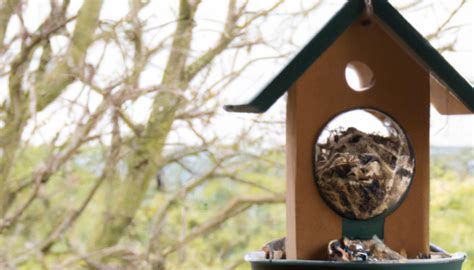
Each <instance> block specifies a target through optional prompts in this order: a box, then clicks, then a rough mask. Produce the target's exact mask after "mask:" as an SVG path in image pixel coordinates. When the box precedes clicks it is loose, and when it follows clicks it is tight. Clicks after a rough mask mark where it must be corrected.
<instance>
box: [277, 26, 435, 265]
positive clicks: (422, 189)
mask: <svg viewBox="0 0 474 270" xmlns="http://www.w3.org/2000/svg"><path fill="white" fill-rule="evenodd" d="M362 20H363V18H361V19H359V20H357V21H356V22H355V23H354V24H353V25H352V26H350V27H349V29H347V30H346V31H345V32H344V34H342V35H341V36H340V37H339V38H338V39H337V40H336V42H335V43H334V44H333V45H332V46H331V47H330V48H329V49H328V50H327V51H326V52H325V53H324V54H323V55H322V56H321V57H320V58H319V59H318V60H317V61H316V62H315V63H313V64H312V65H311V67H310V68H309V69H307V70H306V71H305V73H304V74H303V75H302V76H301V77H300V78H299V79H298V80H297V81H296V83H295V84H294V85H293V87H292V89H291V90H290V91H289V94H288V110H287V116H288V118H287V178H288V179H287V180H288V181H287V182H288V188H287V198H286V201H287V217H288V222H287V257H288V259H326V247H327V244H328V242H329V241H330V240H333V239H336V238H339V237H341V234H342V232H341V227H342V225H341V218H340V217H339V216H338V215H336V214H335V213H334V212H332V211H331V210H330V209H329V207H328V206H326V204H325V203H324V202H323V201H322V199H321V197H320V196H319V193H318V191H317V188H316V185H315V183H314V179H313V149H314V144H315V142H316V137H317V135H318V134H319V132H320V130H321V129H322V128H323V127H324V126H325V125H326V123H327V122H328V121H329V120H330V119H331V118H332V117H334V116H336V115H337V114H339V113H340V112H343V111H347V110H350V109H355V108H361V107H367V108H374V109H378V110H381V111H383V112H385V113H387V114H388V115H390V116H391V117H393V118H394V119H395V120H396V121H397V122H398V123H399V124H400V125H401V127H402V128H403V129H404V130H405V131H406V133H407V136H408V138H409V139H410V141H411V142H412V145H413V148H414V149H413V150H414V153H415V157H416V168H415V176H414V180H413V184H412V187H411V189H410V191H409V193H408V196H407V198H406V200H405V201H404V203H403V204H402V205H401V206H400V208H399V209H397V210H396V211H395V212H394V213H392V214H391V215H390V216H389V217H387V219H386V221H385V242H386V243H387V244H388V246H389V247H391V248H392V249H394V250H397V251H399V250H400V249H402V248H404V249H405V250H406V251H407V253H408V255H409V257H414V256H416V255H417V254H418V253H419V252H424V253H426V252H428V246H429V240H428V238H429V235H428V221H429V220H428V217H429V212H428V211H429V109H430V77H429V73H428V72H426V71H425V70H424V69H423V68H422V67H421V66H420V65H418V64H417V63H416V62H415V60H413V58H411V57H410V56H409V55H408V54H407V53H406V52H405V51H404V50H403V49H402V48H401V47H400V45H399V44H398V43H397V42H396V41H395V40H393V39H392V38H391V37H390V36H389V35H388V34H387V33H386V32H384V30H382V28H381V27H380V26H379V25H378V24H377V23H375V22H373V23H371V24H369V25H365V26H364V25H363V24H362ZM353 60H357V61H361V62H364V63H365V64H367V65H368V66H369V67H371V68H372V70H373V72H374V76H375V80H376V82H375V85H374V86H373V88H371V89H369V90H368V91H364V92H355V91H353V90H351V89H350V88H349V87H348V85H347V83H346V80H345V77H344V69H345V67H346V65H347V63H349V62H350V61H353Z"/></svg>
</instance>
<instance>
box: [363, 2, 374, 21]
mask: <svg viewBox="0 0 474 270" xmlns="http://www.w3.org/2000/svg"><path fill="white" fill-rule="evenodd" d="M365 8H366V11H367V16H369V17H372V15H374V8H373V6H372V0H365Z"/></svg>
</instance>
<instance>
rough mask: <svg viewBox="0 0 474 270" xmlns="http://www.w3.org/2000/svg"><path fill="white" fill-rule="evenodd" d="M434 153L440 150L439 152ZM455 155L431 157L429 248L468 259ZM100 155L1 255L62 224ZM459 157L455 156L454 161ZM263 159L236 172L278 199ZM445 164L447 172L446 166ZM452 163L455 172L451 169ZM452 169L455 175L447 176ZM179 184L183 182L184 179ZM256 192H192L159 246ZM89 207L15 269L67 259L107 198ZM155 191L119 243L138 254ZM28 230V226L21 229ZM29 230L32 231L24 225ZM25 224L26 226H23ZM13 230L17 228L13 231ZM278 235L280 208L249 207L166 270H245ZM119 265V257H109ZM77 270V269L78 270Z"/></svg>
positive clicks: (278, 177)
mask: <svg viewBox="0 0 474 270" xmlns="http://www.w3.org/2000/svg"><path fill="white" fill-rule="evenodd" d="M438 150H439V149H438ZM459 151H460V152H458V151H455V152H454V153H450V151H447V152H446V153H441V154H439V153H438V154H436V155H433V156H432V163H431V174H432V176H433V178H432V181H431V223H430V232H431V241H432V242H433V243H435V244H437V245H439V246H441V247H442V248H444V249H446V250H448V251H449V252H456V251H462V252H466V253H467V254H468V257H469V258H474V244H473V243H474V226H473V223H474V207H473V205H474V175H471V174H470V172H469V168H468V167H467V164H468V161H469V160H473V159H474V153H473V152H472V151H470V149H467V150H466V149H460V150H459ZM45 152H47V149H46V148H44V147H34V148H29V149H28V151H25V152H23V153H22V154H21V161H22V162H17V163H16V167H15V169H14V172H15V173H14V175H15V177H18V178H21V176H22V175H24V173H25V172H28V171H29V170H31V168H32V167H34V165H35V164H36V163H38V162H39V161H40V160H41V158H42V156H44V155H45ZM100 153H101V151H100V149H97V148H87V149H84V151H82V152H81V153H80V154H79V155H78V156H77V157H76V159H75V162H72V163H70V164H69V165H68V166H66V167H65V168H64V169H63V170H62V171H61V173H59V174H58V175H57V176H55V177H54V179H53V180H52V182H51V184H50V185H49V186H48V187H47V189H45V190H44V191H43V193H42V196H41V198H43V199H41V200H38V201H36V202H35V205H34V206H33V207H32V209H31V210H30V211H29V212H28V215H25V218H23V219H21V221H20V228H21V227H22V226H23V227H27V228H28V229H27V230H25V229H22V230H21V234H17V233H15V232H14V231H9V232H7V234H6V236H3V237H2V238H0V249H3V250H4V249H6V248H8V249H9V250H10V251H14V252H19V251H21V250H23V249H24V248H25V247H27V246H28V245H30V244H31V243H33V242H35V241H37V240H40V238H41V237H43V236H44V235H45V234H46V233H47V232H48V231H49V230H51V228H52V227H53V226H54V225H55V224H57V223H58V222H60V221H61V219H62V218H63V216H64V215H65V213H67V212H68V211H71V210H72V206H74V205H76V204H77V201H80V200H81V198H82V197H83V196H85V194H86V193H87V191H88V190H89V188H90V185H88V184H87V183H88V182H87V181H81V182H79V181H75V180H74V179H76V178H79V177H80V178H81V179H90V181H89V182H90V183H92V179H94V177H96V175H95V171H99V168H100V167H101V166H102V165H103V164H102V162H103V161H101V160H102V157H100ZM460 153H461V154H460ZM262 159H272V160H279V161H280V162H279V163H277V164H279V166H273V167H270V166H268V164H267V163H255V164H251V166H249V167H248V168H246V169H245V170H244V171H243V172H242V173H243V175H244V176H245V179H247V180H250V181H253V182H256V183H259V184H261V185H264V186H268V187H272V189H273V190H275V191H277V192H281V191H283V190H284V188H285V182H284V175H285V173H284V167H283V163H282V162H283V160H284V155H283V154H282V153H275V152H273V153H272V152H269V153H266V155H265V156H262ZM192 162H193V163H194V164H195V165H194V166H195V167H200V166H201V167H206V161H205V158H204V157H200V158H197V159H195V160H193V161H192ZM450 164H451V165H450ZM453 164H454V165H453ZM453 168H456V169H453ZM185 173H186V172H185V171H182V170H180V169H179V168H178V167H176V166H174V165H170V166H168V167H167V168H165V169H164V181H165V185H166V186H167V187H168V188H172V187H173V185H177V186H179V185H181V184H183V183H184V182H183V181H176V180H175V179H177V178H180V177H183V176H182V175H183V174H185ZM183 179H185V177H183ZM258 192H259V189H258V188H254V187H249V186H245V185H239V184H237V183H235V182H233V181H230V180H229V179H226V178H222V179H215V180H213V181H211V182H209V183H208V184H207V185H205V186H203V187H202V188H199V189H196V190H195V191H194V192H192V193H191V194H189V195H188V196H187V197H185V198H183V199H181V200H179V202H178V203H177V205H175V207H174V208H173V209H172V210H171V212H170V214H169V216H168V219H167V220H166V222H167V224H166V226H165V227H164V228H163V230H164V233H162V236H161V238H160V243H161V244H162V245H164V246H167V245H171V244H172V243H173V242H175V241H176V240H177V239H179V238H180V237H182V236H183V234H186V233H187V232H189V231H190V230H192V229H193V228H194V227H195V226H196V225H198V224H201V223H202V222H205V221H206V219H208V218H209V217H210V216H212V215H213V214H214V213H215V212H217V211H218V210H219V209H220V208H221V207H222V205H223V204H224V203H225V202H227V201H228V200H229V199H230V198H231V197H232V196H234V195H235V194H257V193H258ZM99 195H100V196H97V198H95V199H94V201H93V202H92V203H91V204H90V205H89V207H88V209H87V211H86V212H85V213H84V214H83V216H82V217H81V218H80V219H79V221H78V222H77V223H76V224H75V226H74V228H73V231H72V232H71V233H70V234H68V237H67V238H63V239H62V240H61V241H59V242H57V244H55V245H54V246H53V247H52V249H51V251H50V252H49V255H48V257H47V258H46V260H43V258H38V257H34V256H32V257H30V258H29V260H28V261H26V262H24V263H23V264H21V267H20V268H19V269H25V270H26V269H46V268H42V266H41V265H42V264H44V261H47V262H48V263H52V264H53V265H54V262H63V261H67V259H68V258H69V259H70V258H72V256H71V254H69V253H68V250H70V248H71V246H73V247H76V248H81V247H84V246H85V245H86V243H87V241H88V239H89V236H90V234H91V231H93V230H95V226H96V223H95V220H96V218H95V217H96V215H98V214H99V213H101V211H100V208H101V207H103V203H104V202H106V201H107V194H105V193H104V192H102V193H101V194H99ZM162 195H163V194H162V192H161V191H157V190H156V189H155V187H151V188H150V189H149V190H148V192H147V195H146V198H145V199H144V202H143V205H142V207H141V208H140V210H139V212H138V213H137V216H136V217H135V219H134V221H133V224H132V226H131V228H130V229H129V231H128V233H127V235H126V236H125V237H124V238H123V239H122V240H121V241H122V242H121V243H122V244H126V245H127V246H129V247H131V248H132V249H134V250H136V251H137V252H138V253H140V252H143V250H142V247H143V246H144V243H147V241H149V225H150V220H151V219H152V217H153V214H154V213H155V211H156V210H157V207H158V206H159V205H161V204H162V203H163V200H164V197H163V196H162ZM28 224H30V225H28ZM31 224H32V225H31ZM27 225H28V226H27ZM16 228H17V230H20V229H18V227H16ZM283 235H285V206H284V205H283V204H272V205H263V206H253V207H251V208H250V209H249V210H248V211H245V212H243V213H242V214H240V215H238V216H236V217H235V218H232V219H230V220H228V221H227V222H225V223H223V224H222V225H221V226H220V227H219V229H218V230H216V231H214V232H212V233H209V234H205V235H203V236H202V237H198V238H196V239H195V240H194V241H192V242H190V243H189V244H188V245H186V246H185V247H184V248H182V249H180V250H179V251H178V252H175V253H173V254H171V255H170V256H169V257H168V258H167V261H166V264H167V265H166V266H167V269H171V270H174V269H176V270H177V269H230V268H232V267H235V268H234V269H249V265H247V264H246V263H244V262H243V260H242V258H243V256H244V254H245V253H246V252H248V251H252V250H258V249H259V248H260V247H261V246H262V245H263V244H264V243H266V242H268V241H269V240H272V239H277V238H279V237H281V236H283ZM113 260H117V262H116V263H117V264H120V260H121V258H120V257H116V258H114V259H113ZM81 265H82V266H81ZM473 267H474V263H473V262H472V259H468V261H467V262H466V263H465V266H464V268H463V269H466V270H467V269H473ZM69 269H86V266H85V264H84V263H81V262H79V263H76V264H74V267H71V268H69Z"/></svg>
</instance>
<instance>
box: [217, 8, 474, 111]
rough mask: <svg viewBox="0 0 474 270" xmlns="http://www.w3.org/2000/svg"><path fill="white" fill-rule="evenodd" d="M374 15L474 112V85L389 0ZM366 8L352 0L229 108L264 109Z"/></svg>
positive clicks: (235, 109) (226, 108) (238, 109)
mask: <svg viewBox="0 0 474 270" xmlns="http://www.w3.org/2000/svg"><path fill="white" fill-rule="evenodd" d="M371 4H372V7H371V8H372V10H373V15H374V16H375V17H376V18H377V19H378V20H379V21H380V22H382V23H383V24H384V25H385V26H386V27H388V28H389V29H390V30H391V31H392V32H393V33H395V34H396V35H397V37H398V38H399V39H400V40H401V41H402V42H403V43H405V45H407V47H408V48H409V49H410V50H411V51H412V53H413V55H415V56H416V57H417V58H418V59H419V60H420V61H421V63H422V64H424V66H426V68H427V69H428V70H430V71H431V73H432V74H433V75H434V76H435V77H436V79H437V80H438V81H440V82H441V83H442V84H444V85H445V86H446V87H447V88H448V89H449V91H450V92H451V93H452V94H453V95H454V96H455V97H457V98H458V99H459V100H460V101H461V102H462V103H463V104H464V105H465V106H466V108H467V109H469V110H470V111H471V112H473V113H474V89H473V87H472V85H471V84H470V83H469V82H468V81H467V80H466V79H464V78H463V77H462V76H461V75H460V74H459V73H458V72H457V71H456V70H455V69H454V68H453V67H452V66H451V65H450V64H449V63H448V62H447V61H446V59H444V58H443V56H441V54H440V53H439V52H438V51H437V50H436V49H435V48H433V47H432V46H431V45H430V43H429V42H428V41H427V40H426V39H425V38H424V37H423V36H422V35H421V34H420V33H418V31H417V30H416V29H415V28H413V26H411V25H410V23H408V22H407V21H406V20H405V19H404V18H403V16H402V15H401V14H400V13H399V12H398V11H397V10H396V9H395V8H394V7H393V6H392V5H390V4H389V3H388V1H386V0H372V1H371ZM365 10H366V1H364V0H348V1H347V3H346V4H345V5H344V6H343V7H342V8H341V9H340V10H339V11H338V12H337V13H336V14H335V15H334V16H333V17H332V18H331V20H330V21H329V22H328V23H327V24H326V25H325V26H324V27H323V28H322V30H321V31H319V32H318V33H316V35H315V36H314V37H313V38H312V39H311V40H310V41H309V42H308V43H307V44H306V45H305V46H304V47H303V48H302V49H301V50H300V51H299V52H298V54H296V56H295V57H293V59H291V60H290V62H289V63H288V64H287V65H286V66H285V67H284V68H283V69H282V70H281V71H280V72H279V73H278V74H277V75H276V76H275V77H274V78H273V79H272V80H271V81H270V82H269V83H268V84H267V85H266V86H265V87H264V88H263V89H262V90H261V91H260V92H259V93H258V94H257V95H256V96H255V97H254V98H253V99H252V100H250V101H249V102H248V103H246V104H241V105H226V106H224V109H225V110H226V111H229V112H248V113H263V112H265V111H267V110H268V109H269V108H270V107H271V106H272V105H273V103H275V102H276V101H277V99H278V98H280V97H281V96H282V95H283V94H284V93H285V92H286V91H287V90H288V89H289V88H290V87H291V85H292V84H293V83H294V82H295V81H296V80H297V79H298V78H299V77H300V76H301V75H302V74H303V73H304V72H305V70H306V69H308V68H309V67H310V66H311V64H312V63H313V62H314V61H316V60H317V59H318V58H319V56H321V55H322V54H323V53H324V52H325V51H326V49H327V48H329V47H330V46H331V45H332V44H333V42H334V41H335V40H336V39H337V38H338V37H339V36H340V35H341V34H342V33H343V32H344V30H346V29H347V28H348V27H349V26H350V25H351V24H352V23H353V22H354V21H355V20H356V19H357V18H359V16H360V15H362V13H363V12H364V11H365Z"/></svg>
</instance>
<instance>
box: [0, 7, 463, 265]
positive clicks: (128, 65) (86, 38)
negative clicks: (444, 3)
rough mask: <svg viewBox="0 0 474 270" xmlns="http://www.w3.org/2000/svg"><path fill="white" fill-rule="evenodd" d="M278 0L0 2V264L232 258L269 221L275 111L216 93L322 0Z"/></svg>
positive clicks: (272, 233)
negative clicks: (235, 104)
mask: <svg viewBox="0 0 474 270" xmlns="http://www.w3.org/2000/svg"><path fill="white" fill-rule="evenodd" d="M290 2H291V1H286V2H285V1H283V0H274V1H237V0H228V1H215V2H212V3H209V2H206V1H200V0H179V1H178V0H177V1H172V2H169V3H164V2H162V1H146V0H145V1H143V0H130V1H128V5H124V4H123V3H119V2H118V1H105V0H104V1H102V0H84V1H70V0H62V1H60V0H50V1H33V0H31V1H22V0H4V1H2V2H0V3H1V4H0V89H1V95H0V109H1V111H0V149H1V150H0V157H1V160H0V268H2V269H3V268H5V269H82V268H88V269H189V268H195V269H203V268H212V267H215V268H216V269H232V268H237V267H239V266H241V263H242V254H243V253H244V252H246V251H248V250H249V249H254V248H255V247H259V246H260V245H262V244H263V243H264V242H266V241H268V240H270V239H275V238H277V237H280V236H281V235H282V234H283V233H284V205H283V204H282V203H283V202H284V180H283V179H284V169H283V168H284V148H283V143H282V141H281V139H282V138H283V136H284V130H283V128H284V125H283V117H284V114H282V113H281V112H276V113H271V114H267V115H265V116H241V115H238V116H236V115H232V116H230V115H228V114H226V116H225V118H224V117H223V113H222V111H221V110H220V109H219V108H220V107H221V105H222V100H223V99H225V96H223V94H222V93H224V92H225V91H224V89H229V88H232V86H233V85H235V84H234V83H235V81H236V80H242V78H245V76H247V75H248V74H249V72H254V71H255V68H256V67H258V65H259V63H262V62H264V63H267V65H268V64H269V63H270V64H280V65H281V63H282V62H283V61H285V60H286V59H288V57H289V56H291V55H292V54H293V53H295V51H296V49H297V48H299V46H300V45H301V43H302V42H301V40H302V38H301V37H299V36H298V34H299V32H298V31H297V30H298V29H299V27H302V26H305V27H310V26H312V21H313V19H314V16H315V15H314V14H316V12H318V10H320V8H323V7H324V6H326V5H327V6H329V7H330V6H331V5H330V4H324V5H323V3H322V1H302V2H301V4H300V5H298V6H297V7H296V8H295V5H294V3H293V4H291V3H290ZM223 4H225V5H223ZM464 4H465V2H464V1H462V2H461V3H460V4H459V6H456V7H454V8H452V9H451V10H450V12H451V13H450V15H449V16H447V18H446V21H443V22H442V23H441V24H440V26H439V27H438V28H437V29H436V31H435V32H434V33H432V34H430V35H428V37H429V38H431V39H433V40H434V41H435V42H436V41H437V40H435V39H440V36H443V34H444V33H446V32H450V31H457V29H459V27H458V26H453V25H452V24H451V23H450V22H451V20H452V19H453V18H455V16H456V14H457V12H459V11H460V10H462V8H463V6H464ZM422 5H423V3H422V2H421V1H413V2H412V3H409V4H408V5H406V6H402V7H400V8H402V9H412V8H417V7H420V6H422ZM334 9H337V7H335V8H333V10H334ZM37 10H41V12H39V11H37ZM45 10H46V12H45ZM206 14H207V16H209V14H211V15H212V16H211V17H212V18H213V19H212V20H210V19H209V18H208V17H206ZM454 36H455V35H454ZM303 40H304V39H303ZM440 40H441V39H440ZM455 42H456V39H447V41H446V39H442V40H441V41H440V49H441V50H443V51H450V50H455ZM229 119H231V120H229ZM228 121H233V122H232V123H235V125H237V127H231V128H232V129H231V130H228V131H227V130H223V129H225V128H230V126H229V125H228V124H227V123H226V122H228Z"/></svg>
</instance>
